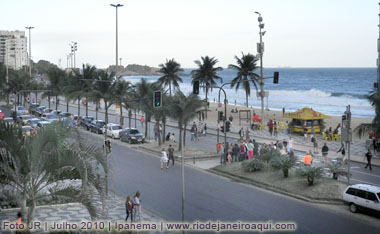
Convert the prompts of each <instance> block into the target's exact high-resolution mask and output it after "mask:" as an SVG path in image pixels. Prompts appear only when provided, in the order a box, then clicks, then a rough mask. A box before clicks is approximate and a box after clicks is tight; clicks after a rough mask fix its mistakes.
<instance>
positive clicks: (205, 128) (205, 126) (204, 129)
mask: <svg viewBox="0 0 380 234" xmlns="http://www.w3.org/2000/svg"><path fill="white" fill-rule="evenodd" d="M206 135H207V124H206V123H205V125H204V126H203V136H206Z"/></svg>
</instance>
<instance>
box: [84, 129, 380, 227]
mask: <svg viewBox="0 0 380 234" xmlns="http://www.w3.org/2000/svg"><path fill="white" fill-rule="evenodd" d="M86 138H87V139H88V140H89V141H90V142H99V144H100V143H101V141H102V138H101V136H96V135H92V134H89V135H88V137H86ZM110 162H111V165H112V169H113V174H112V176H111V177H112V189H113V190H114V191H115V192H116V193H117V194H119V195H120V196H126V195H127V194H133V193H134V192H135V191H136V190H140V191H141V192H142V199H143V202H144V207H145V208H147V209H148V210H150V211H152V212H154V213H156V214H158V215H160V216H161V217H162V218H164V219H166V220H170V221H174V220H177V221H180V219H181V170H180V165H179V164H177V165H175V166H174V167H171V168H169V169H160V167H159V158H158V157H155V156H151V155H147V154H145V153H142V152H138V151H135V150H133V149H130V148H127V147H126V146H125V144H124V143H119V142H116V141H114V143H113V148H112V156H111V158H110ZM185 175H186V196H185V197H186V203H185V207H186V212H185V217H186V221H195V220H201V221H207V220H213V221H215V220H222V221H255V222H256V221H268V220H271V221H273V222H280V221H285V222H296V223H297V227H298V229H297V233H376V232H380V226H379V225H378V224H377V223H378V220H377V219H376V218H374V217H371V216H367V215H363V214H351V213H350V212H349V211H348V208H347V207H346V206H335V207H334V206H324V205H314V204H308V203H306V202H303V201H299V200H295V199H292V198H288V197H286V196H282V195H277V194H274V193H272V192H267V191H265V190H262V189H258V188H255V187H252V186H247V185H244V184H240V183H236V182H233V181H230V180H228V179H225V178H221V177H219V176H216V175H213V174H209V173H207V172H204V171H201V170H198V169H194V168H192V167H189V166H186V167H185ZM331 207H333V208H331Z"/></svg>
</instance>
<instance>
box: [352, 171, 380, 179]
mask: <svg viewBox="0 0 380 234" xmlns="http://www.w3.org/2000/svg"><path fill="white" fill-rule="evenodd" d="M352 171H354V172H356V173H360V174H364V175H369V176H374V177H379V178H380V175H374V174H369V173H366V172H361V171H357V170H352Z"/></svg>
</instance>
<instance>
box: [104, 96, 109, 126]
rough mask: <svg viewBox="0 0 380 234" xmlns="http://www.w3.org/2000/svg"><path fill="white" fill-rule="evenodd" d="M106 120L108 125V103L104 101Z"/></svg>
mask: <svg viewBox="0 0 380 234" xmlns="http://www.w3.org/2000/svg"><path fill="white" fill-rule="evenodd" d="M104 110H105V112H104V120H105V121H106V123H108V107H107V101H104Z"/></svg>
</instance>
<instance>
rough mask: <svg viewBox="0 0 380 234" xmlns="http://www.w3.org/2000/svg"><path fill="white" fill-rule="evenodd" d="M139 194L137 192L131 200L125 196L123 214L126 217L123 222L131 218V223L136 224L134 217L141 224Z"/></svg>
mask: <svg viewBox="0 0 380 234" xmlns="http://www.w3.org/2000/svg"><path fill="white" fill-rule="evenodd" d="M140 196H141V194H140V192H139V191H137V192H136V194H135V196H134V197H133V198H131V196H127V200H126V201H125V212H126V214H127V217H126V218H125V221H128V218H129V217H131V222H136V217H138V218H139V221H140V222H141V199H140Z"/></svg>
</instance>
